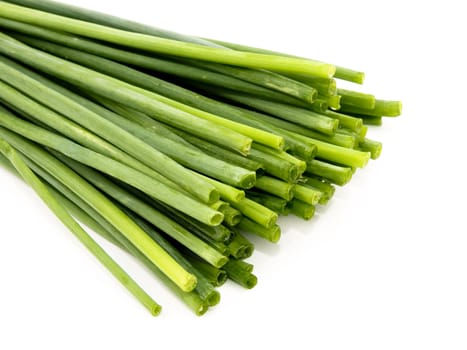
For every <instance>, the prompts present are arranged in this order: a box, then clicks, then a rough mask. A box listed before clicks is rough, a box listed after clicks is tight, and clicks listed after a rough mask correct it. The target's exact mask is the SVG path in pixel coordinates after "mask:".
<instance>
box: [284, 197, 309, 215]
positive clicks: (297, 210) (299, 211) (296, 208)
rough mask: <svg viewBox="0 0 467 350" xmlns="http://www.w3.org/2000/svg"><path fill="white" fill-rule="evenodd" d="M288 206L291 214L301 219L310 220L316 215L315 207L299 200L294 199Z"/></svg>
mask: <svg viewBox="0 0 467 350" xmlns="http://www.w3.org/2000/svg"><path fill="white" fill-rule="evenodd" d="M288 206H289V209H290V212H291V213H292V214H294V215H295V216H298V217H299V218H302V219H305V220H310V219H311V218H312V217H313V216H314V215H315V207H314V206H313V205H311V204H308V203H305V202H302V201H301V200H299V199H296V198H294V199H292V200H291V201H290V202H289V204H288Z"/></svg>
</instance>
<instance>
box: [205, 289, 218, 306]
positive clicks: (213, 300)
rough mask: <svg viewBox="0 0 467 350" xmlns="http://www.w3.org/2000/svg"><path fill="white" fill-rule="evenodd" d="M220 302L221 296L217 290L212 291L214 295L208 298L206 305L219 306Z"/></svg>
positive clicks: (211, 294)
mask: <svg viewBox="0 0 467 350" xmlns="http://www.w3.org/2000/svg"><path fill="white" fill-rule="evenodd" d="M220 301H221V294H220V293H219V292H218V291H217V290H214V291H212V293H210V294H209V295H208V297H207V298H206V303H207V304H208V306H215V305H217V304H219V302H220Z"/></svg>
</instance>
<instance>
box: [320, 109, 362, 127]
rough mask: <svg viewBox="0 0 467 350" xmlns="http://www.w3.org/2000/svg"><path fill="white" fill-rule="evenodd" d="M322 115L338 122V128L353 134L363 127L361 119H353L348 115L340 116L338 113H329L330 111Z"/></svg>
mask: <svg viewBox="0 0 467 350" xmlns="http://www.w3.org/2000/svg"><path fill="white" fill-rule="evenodd" d="M324 114H325V115H326V116H328V117H330V118H335V119H337V120H339V126H340V127H342V128H347V129H350V130H353V131H355V132H358V131H359V130H360V129H361V127H362V125H363V122H362V119H361V118H355V117H352V116H350V115H346V114H342V113H338V112H335V111H330V110H327V111H326V112H324Z"/></svg>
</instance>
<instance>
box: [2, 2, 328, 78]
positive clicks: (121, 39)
mask: <svg viewBox="0 0 467 350" xmlns="http://www.w3.org/2000/svg"><path fill="white" fill-rule="evenodd" d="M0 12H1V13H2V17H5V18H9V19H13V20H18V21H22V22H26V23H31V24H34V25H38V26H41V27H46V28H50V29H54V30H61V31H65V32H69V33H73V34H77V35H81V36H85V37H89V38H92V39H97V40H102V41H106V42H109V43H113V44H117V45H124V46H128V47H131V48H135V49H141V50H146V51H150V52H156V53H161V54H166V55H171V56H180V57H186V58H193V59H198V60H205V61H210V62H216V63H223V64H229V65H234V66H243V67H248V68H260V69H269V70H276V71H279V72H286V73H287V72H288V73H299V74H310V75H313V76H318V77H323V78H330V77H332V76H333V75H334V73H335V67H334V66H333V65H330V64H326V63H321V62H316V61H311V60H305V59H298V58H287V57H281V56H274V55H265V54H256V53H248V52H237V51H234V50H225V49H222V48H211V47H205V46H201V45H198V44H191V43H184V42H180V41H176V40H170V39H164V38H158V37H155V36H151V35H146V34H139V33H132V32H127V31H123V30H120V29H114V28H111V27H106V26H102V25H98V24H94V23H89V22H84V21H79V20H75V19H72V18H67V17H63V16H58V15H54V14H51V13H47V12H43V11H38V10H33V9H30V8H26V7H21V6H16V5H12V4H8V3H4V2H1V3H0Z"/></svg>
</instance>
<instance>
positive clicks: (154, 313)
mask: <svg viewBox="0 0 467 350" xmlns="http://www.w3.org/2000/svg"><path fill="white" fill-rule="evenodd" d="M161 311H162V306H160V305H158V304H156V305H154V306H153V307H151V315H152V316H159V314H160V313H161Z"/></svg>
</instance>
